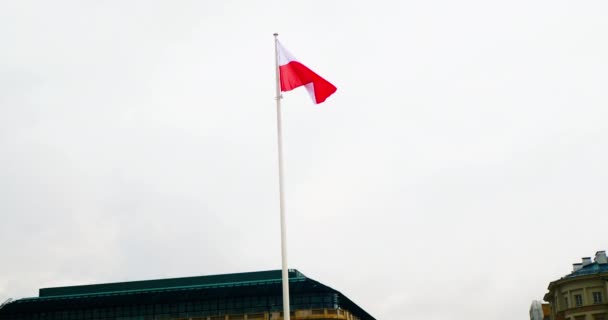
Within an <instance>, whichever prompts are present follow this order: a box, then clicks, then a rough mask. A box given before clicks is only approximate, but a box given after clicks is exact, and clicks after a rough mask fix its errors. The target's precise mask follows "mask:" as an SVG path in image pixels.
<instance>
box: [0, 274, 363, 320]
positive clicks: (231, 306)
mask: <svg viewBox="0 0 608 320" xmlns="http://www.w3.org/2000/svg"><path fill="white" fill-rule="evenodd" d="M289 285H290V298H291V301H290V304H291V318H292V319H294V320H300V319H302V320H303V319H311V320H312V319H314V320H329V319H343V320H375V318H374V317H372V316H371V315H370V314H369V313H367V312H366V311H365V310H363V309H362V308H361V307H359V306H358V305H356V304H355V303H354V302H352V301H351V300H350V299H348V298H347V297H346V296H345V295H343V294H342V293H340V292H339V291H337V290H335V289H332V288H330V287H328V286H326V285H324V284H322V283H320V282H318V281H315V280H313V279H310V278H308V277H306V276H304V275H303V274H302V273H300V272H299V271H297V270H289ZM282 310H283V301H282V287H281V271H280V270H273V271H260V272H248V273H235V274H221V275H212V276H199V277H189V278H173V279H160V280H147V281H132V282H118V283H106V284H93V285H80V286H69V287H56V288H43V289H40V290H39V296H38V297H34V298H24V299H18V300H15V301H11V302H8V303H7V304H5V305H4V306H3V307H2V308H1V309H0V320H102V319H103V320H110V319H112V320H275V319H276V320H278V319H282V315H283V313H282V312H281V311H282Z"/></svg>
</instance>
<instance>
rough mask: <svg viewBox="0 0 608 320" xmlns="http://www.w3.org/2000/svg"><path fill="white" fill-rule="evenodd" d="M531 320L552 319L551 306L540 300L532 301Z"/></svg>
mask: <svg viewBox="0 0 608 320" xmlns="http://www.w3.org/2000/svg"><path fill="white" fill-rule="evenodd" d="M530 320H551V306H550V305H549V304H548V303H543V302H541V301H538V300H534V301H532V305H530Z"/></svg>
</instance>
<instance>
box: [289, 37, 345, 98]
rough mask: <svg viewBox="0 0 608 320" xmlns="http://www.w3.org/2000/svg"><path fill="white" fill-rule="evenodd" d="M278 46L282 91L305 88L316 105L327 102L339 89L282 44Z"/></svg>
mask: <svg viewBox="0 0 608 320" xmlns="http://www.w3.org/2000/svg"><path fill="white" fill-rule="evenodd" d="M277 45H278V55H279V72H280V75H281V77H280V78H281V91H291V90H293V89H295V88H297V87H301V86H304V87H306V90H308V93H309V94H310V97H311V98H312V101H313V102H314V103H315V104H319V103H321V102H323V101H325V99H327V98H328V97H329V96H331V95H332V94H333V93H334V92H336V90H337V89H336V87H335V86H334V85H333V84H331V83H329V81H327V80H325V79H323V78H321V76H319V75H318V74H316V73H314V72H313V71H312V70H310V69H308V67H306V66H305V65H303V64H302V63H300V62H299V61H298V60H297V59H296V58H295V57H294V56H293V55H291V53H289V51H287V50H285V48H284V47H283V46H282V45H281V43H280V42H278V43H277Z"/></svg>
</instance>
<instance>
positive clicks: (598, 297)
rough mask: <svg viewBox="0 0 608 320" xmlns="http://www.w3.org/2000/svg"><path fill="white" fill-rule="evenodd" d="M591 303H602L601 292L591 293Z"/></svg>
mask: <svg viewBox="0 0 608 320" xmlns="http://www.w3.org/2000/svg"><path fill="white" fill-rule="evenodd" d="M593 303H595V304H598V303H602V293H601V292H594V293H593Z"/></svg>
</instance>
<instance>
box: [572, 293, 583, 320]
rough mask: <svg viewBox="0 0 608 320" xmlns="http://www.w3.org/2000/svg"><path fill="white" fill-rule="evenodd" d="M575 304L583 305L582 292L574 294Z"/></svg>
mask: <svg viewBox="0 0 608 320" xmlns="http://www.w3.org/2000/svg"><path fill="white" fill-rule="evenodd" d="M574 305H575V306H577V307H580V306H582V305H583V296H582V295H580V294H575V295H574ZM577 320H578V319H577Z"/></svg>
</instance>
